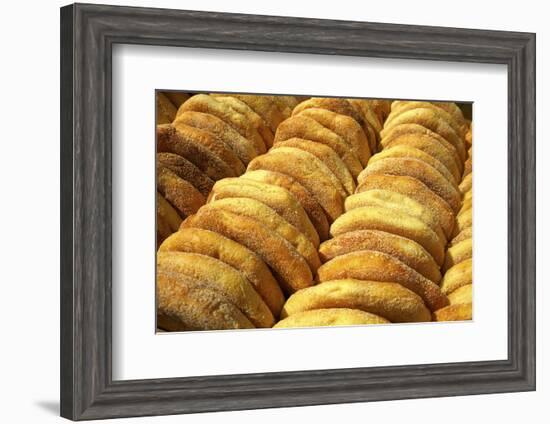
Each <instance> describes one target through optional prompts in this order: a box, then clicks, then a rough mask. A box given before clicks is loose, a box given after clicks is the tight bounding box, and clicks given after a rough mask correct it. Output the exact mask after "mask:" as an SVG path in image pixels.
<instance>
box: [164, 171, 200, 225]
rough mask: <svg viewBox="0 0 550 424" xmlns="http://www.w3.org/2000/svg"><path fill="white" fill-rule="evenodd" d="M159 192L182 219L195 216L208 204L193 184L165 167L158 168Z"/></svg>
mask: <svg viewBox="0 0 550 424" xmlns="http://www.w3.org/2000/svg"><path fill="white" fill-rule="evenodd" d="M157 190H158V191H159V193H160V194H162V195H163V196H164V198H165V199H166V200H167V201H168V202H170V204H171V205H172V206H174V207H175V208H176V209H177V210H178V212H179V214H180V216H182V217H186V216H189V215H191V214H194V213H195V212H196V211H198V210H199V208H200V207H201V206H202V205H204V204H205V203H206V199H205V198H204V196H203V195H202V194H201V193H200V192H199V191H198V190H197V189H196V188H195V187H193V186H192V185H191V183H189V182H187V181H185V180H183V179H181V178H180V177H178V176H177V175H176V174H175V173H173V172H172V171H170V170H169V169H168V168H165V167H163V166H160V167H157Z"/></svg>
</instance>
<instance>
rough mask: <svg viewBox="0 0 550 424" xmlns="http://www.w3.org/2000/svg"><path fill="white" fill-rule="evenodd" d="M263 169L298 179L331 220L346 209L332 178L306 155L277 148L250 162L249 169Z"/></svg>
mask: <svg viewBox="0 0 550 424" xmlns="http://www.w3.org/2000/svg"><path fill="white" fill-rule="evenodd" d="M257 169H263V170H267V171H275V172H280V173H281V174H285V175H288V176H290V177H292V178H294V179H295V180H296V181H298V182H299V183H300V184H301V185H302V186H303V187H304V188H305V189H306V190H307V191H309V192H310V193H311V195H312V196H313V197H314V198H315V200H317V202H319V204H320V205H321V207H322V208H323V211H324V212H325V214H326V215H327V218H328V220H329V222H332V221H334V219H336V218H337V217H338V216H340V215H341V214H342V212H343V210H344V201H343V199H342V196H341V195H340V193H339V192H338V190H337V189H336V188H335V187H334V185H333V184H332V181H331V180H330V178H329V177H328V176H327V175H326V172H323V170H322V169H319V168H318V167H316V166H315V165H314V164H313V163H312V162H311V161H309V160H307V159H306V158H304V157H299V156H296V155H293V156H292V158H289V155H288V154H287V153H282V152H280V151H279V152H277V151H276V150H275V151H273V152H270V153H269V154H267V155H262V156H258V157H257V158H254V159H253V160H252V162H250V163H249V164H248V171H254V170H257Z"/></svg>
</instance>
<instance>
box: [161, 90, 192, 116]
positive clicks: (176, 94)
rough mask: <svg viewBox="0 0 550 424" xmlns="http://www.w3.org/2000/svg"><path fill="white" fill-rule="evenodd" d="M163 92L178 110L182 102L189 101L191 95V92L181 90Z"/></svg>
mask: <svg viewBox="0 0 550 424" xmlns="http://www.w3.org/2000/svg"><path fill="white" fill-rule="evenodd" d="M162 94H164V95H165V96H166V97H167V98H168V100H170V102H171V103H172V104H173V105H174V106H175V107H176V112H177V108H178V107H180V106H181V105H182V103H184V102H185V101H187V100H188V99H189V97H191V96H190V95H189V94H187V93H182V92H180V91H163V92H162Z"/></svg>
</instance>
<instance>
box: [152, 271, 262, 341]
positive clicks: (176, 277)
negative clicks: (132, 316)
mask: <svg viewBox="0 0 550 424" xmlns="http://www.w3.org/2000/svg"><path fill="white" fill-rule="evenodd" d="M156 291H157V327H159V328H161V329H163V330H167V331H190V330H231V329H238V328H254V325H253V324H252V323H251V322H250V320H249V319H248V318H247V317H246V316H245V315H244V314H243V313H242V312H241V311H240V310H239V308H237V307H236V306H235V305H234V304H233V303H231V302H230V301H229V300H228V299H227V297H226V296H224V295H223V294H221V293H220V292H218V291H216V290H213V289H211V288H210V287H208V285H205V284H204V283H203V282H201V281H199V280H197V279H194V278H192V277H189V276H187V275H184V274H178V273H174V272H165V271H159V272H157V284H156Z"/></svg>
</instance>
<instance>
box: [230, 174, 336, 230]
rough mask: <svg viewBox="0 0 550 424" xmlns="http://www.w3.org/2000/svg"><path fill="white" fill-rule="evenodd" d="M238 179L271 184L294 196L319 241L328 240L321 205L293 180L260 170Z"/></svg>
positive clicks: (282, 175)
mask: <svg viewBox="0 0 550 424" xmlns="http://www.w3.org/2000/svg"><path fill="white" fill-rule="evenodd" d="M240 178H244V179H250V180H254V181H259V182H263V183H266V184H272V185H276V186H279V187H282V188H284V189H286V190H288V191H289V192H290V193H292V194H293V195H294V197H296V199H297V200H298V202H300V204H301V205H302V207H303V208H304V210H305V211H306V213H307V215H308V217H309V220H310V221H311V223H312V224H313V226H314V227H315V230H316V231H317V234H318V235H319V238H320V240H326V239H327V238H328V229H329V225H328V220H327V217H326V215H325V213H324V212H323V208H321V205H320V204H319V202H317V200H315V198H314V197H313V196H312V195H311V193H310V192H309V191H307V190H306V189H305V188H304V186H303V185H301V184H300V183H299V182H298V181H296V180H295V179H294V178H292V177H290V176H288V175H285V174H281V173H280V172H274V171H265V170H262V169H259V170H257V171H247V172H246V173H245V174H243V175H242V176H241V177H240Z"/></svg>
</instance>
